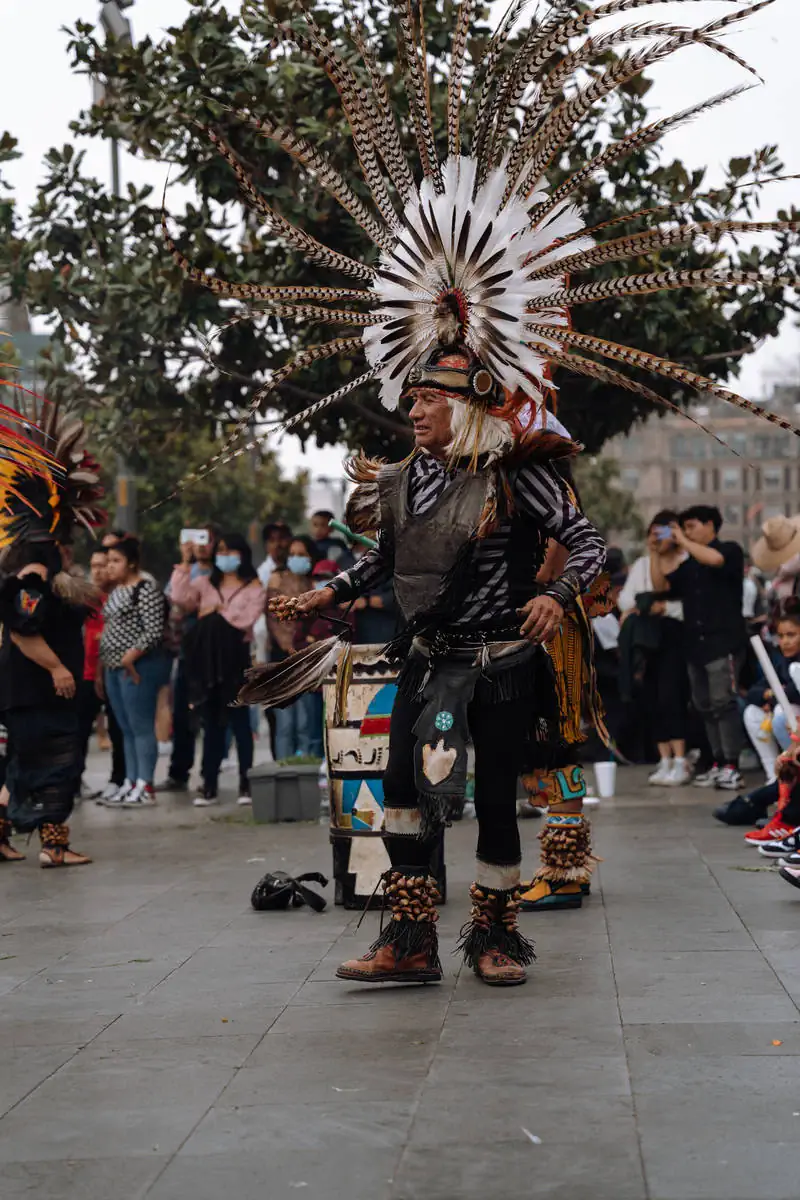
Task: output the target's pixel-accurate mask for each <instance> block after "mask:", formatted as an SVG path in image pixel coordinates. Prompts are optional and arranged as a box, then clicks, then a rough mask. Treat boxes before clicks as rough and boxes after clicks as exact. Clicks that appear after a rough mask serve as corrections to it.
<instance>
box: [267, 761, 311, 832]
mask: <svg viewBox="0 0 800 1200" xmlns="http://www.w3.org/2000/svg"><path fill="white" fill-rule="evenodd" d="M250 792H251V795H252V797H253V819H254V820H255V821H257V822H259V823H260V824H268V823H271V822H275V821H319V817H320V795H319V767H318V766H315V765H314V764H313V763H302V764H298V765H297V766H292V765H288V766H281V765H280V764H278V763H264V765H263V766H260V767H255V768H254V769H253V770H252V771H251V772H250Z"/></svg>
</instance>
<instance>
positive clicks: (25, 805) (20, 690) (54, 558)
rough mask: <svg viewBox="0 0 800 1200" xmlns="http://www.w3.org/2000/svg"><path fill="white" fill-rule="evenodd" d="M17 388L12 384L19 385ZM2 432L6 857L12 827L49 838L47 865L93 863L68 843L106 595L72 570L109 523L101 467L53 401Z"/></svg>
mask: <svg viewBox="0 0 800 1200" xmlns="http://www.w3.org/2000/svg"><path fill="white" fill-rule="evenodd" d="M12 386H13V385H12ZM2 416H3V424H2V425H0V554H2V565H1V567H0V569H1V570H2V583H0V719H1V720H2V723H3V724H4V725H5V726H6V727H7V729H8V770H7V774H6V788H7V789H8V804H7V806H6V805H2V804H0V861H6V862H10V861H17V860H19V859H21V858H22V855H20V854H19V853H18V852H17V851H16V850H14V848H13V847H12V846H11V843H10V841H9V836H10V834H11V832H12V829H13V828H16V829H17V830H19V831H20V832H24V833H28V832H32V831H33V830H38V831H39V837H40V840H41V848H40V851H39V862H40V864H41V866H43V867H68V866H82V865H84V864H85V863H88V862H90V861H91V860H90V859H89V858H87V857H86V855H83V854H79V853H78V852H77V851H75V850H73V849H72V848H71V847H70V844H69V826H68V824H67V821H68V819H69V816H70V813H71V812H72V805H73V799H74V796H75V794H76V792H77V791H78V788H79V787H80V767H81V755H80V733H79V719H78V706H77V701H76V698H75V696H76V680H79V679H80V678H81V675H82V671H83V622H84V618H85V616H86V612H87V608H86V606H87V605H88V604H92V603H97V601H98V600H99V597H98V596H97V595H96V594H95V591H94V589H93V588H92V587H91V585H89V584H87V583H85V581H83V580H82V579H79V578H77V577H76V576H75V575H73V574H71V573H70V572H69V570H68V569H66V562H65V559H66V558H67V557H68V547H69V544H70V541H71V534H72V529H73V527H74V524H75V522H76V521H79V522H81V523H82V524H84V525H89V526H92V525H94V524H99V523H100V522H101V520H102V514H101V513H99V512H98V510H97V507H96V506H97V503H98V501H99V499H100V497H101V496H102V488H101V486H100V481H99V475H98V468H97V464H96V463H95V462H94V460H93V459H91V458H90V457H89V455H88V454H87V453H86V450H85V441H86V434H85V429H84V426H83V422H82V421H80V420H79V419H77V418H74V417H63V418H62V416H61V415H60V414H59V412H58V409H57V408H56V407H55V406H51V405H47V404H43V408H42V414H41V421H40V422H39V423H37V422H36V421H34V420H31V419H29V418H28V417H27V416H26V415H23V414H22V413H18V412H15V411H14V410H12V409H10V408H4V409H3V414H2Z"/></svg>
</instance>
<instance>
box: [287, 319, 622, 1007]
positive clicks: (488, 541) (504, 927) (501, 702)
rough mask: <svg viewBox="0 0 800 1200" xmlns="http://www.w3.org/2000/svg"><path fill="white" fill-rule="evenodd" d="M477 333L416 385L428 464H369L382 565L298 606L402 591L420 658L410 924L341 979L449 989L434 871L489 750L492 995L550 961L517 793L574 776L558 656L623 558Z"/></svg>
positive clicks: (397, 901)
mask: <svg viewBox="0 0 800 1200" xmlns="http://www.w3.org/2000/svg"><path fill="white" fill-rule="evenodd" d="M461 332H462V330H461V329H460V327H459V326H458V325H457V324H456V325H455V326H451V325H450V324H449V323H445V324H443V326H442V327H441V334H440V336H441V337H447V336H448V335H449V336H450V337H452V338H453V344H442V342H441V341H440V343H439V345H438V346H437V348H436V349H435V350H434V351H433V353H431V354H428V355H426V357H425V359H424V360H423V362H421V363H419V364H417V365H416V366H415V367H414V368H413V369H412V371H411V373H410V374H409V376H408V378H407V380H406V383H405V386H404V388H403V393H402V398H403V402H404V404H405V405H406V407H407V408H408V410H409V415H410V418H411V421H412V424H413V427H414V439H415V451H414V453H413V454H412V455H411V457H410V458H408V459H407V460H406V461H405V462H402V463H399V464H396V465H392V466H383V467H379V468H376V469H373V470H372V471H371V472H370V470H369V468H368V467H367V465H366V464H364V463H363V462H362V464H361V468H360V470H361V476H362V478H364V476H365V475H369V474H372V476H373V483H372V484H371V485H370V484H368V483H363V484H362V487H364V488H371V489H372V490H373V491H374V500H375V502H376V504H377V512H375V513H374V514H372V515H370V516H365V519H366V520H367V522H368V523H371V524H373V527H374V526H375V525H377V526H378V527H379V530H380V532H379V536H378V545H377V547H376V549H374V550H372V551H369V552H368V553H367V554H366V555H364V557H363V558H362V559H361V560H360V562H359V563H358V565H357V566H355V567H354V568H352V569H351V570H349V571H345V572H343V573H342V574H341V575H339V576H337V578H335V579H334V580H333V581H332V582H331V584H330V586H329V587H328V588H325V589H323V590H321V591H315V592H311V593H308V594H307V595H305V596H303V597H301V598H300V599H299V601H296V603H295V605H294V607H295V608H296V610H297V611H300V612H309V611H311V610H312V609H316V608H324V607H327V606H329V605H331V604H332V603H341V602H342V601H347V600H350V599H353V598H355V597H356V596H358V595H360V594H361V593H362V592H364V591H368V590H369V589H370V588H373V587H375V586H376V585H377V584H378V583H380V582H382V581H383V580H385V579H386V578H387V577H391V578H392V581H393V584H394V588H395V594H396V596H397V601H398V604H399V606H400V609H401V611H402V614H403V617H404V619H405V621H406V628H405V630H404V631H403V633H402V634H401V635H399V637H398V638H397V639H395V641H394V642H393V643H392V644H391V646H390V648H389V651H388V652H389V653H390V654H393V655H394V656H395V657H397V658H398V659H399V658H402V659H404V663H403V667H402V669H401V672H400V677H399V681H398V689H399V694H398V698H397V701H396V703H395V707H394V711H393V714H392V726H391V745H390V752H389V763H388V767H387V770H386V774H385V776H384V798H385V813H386V842H387V848H388V852H389V856H390V859H391V862H392V870H391V872H390V874H389V875H388V876H387V878H386V881H385V891H386V897H387V901H388V903H389V905H390V907H391V912H392V919H391V921H389V922H388V924H387V927H386V929H385V930H384V932H383V933H382V934H381V936H380V937H379V938H378V941H377V942H376V943H375V944H374V945H373V947H372V948H371V949H370V950H369V951H368V952H367V954H366V955H365V956H364V957H363V958H361V959H358V960H355V961H353V962H348V963H345V964H343V966H342V967H341V968H340V969H339V975H340V976H341V977H343V978H346V979H364V980H369V981H377V980H386V979H395V980H406V979H410V980H417V979H425V980H435V979H438V978H440V977H441V968H440V966H439V961H438V952H437V939H436V930H435V922H436V892H435V886H434V883H433V880H432V879H431V877H430V875H429V863H430V857H431V852H432V850H433V847H434V845H435V843H436V839H437V835H438V833H439V830H440V828H441V824H442V822H443V821H446V820H447V818H448V815H449V813H450V811H451V809H452V807H453V806H455V805H456V804H457V803H458V801H459V800H460V799H461V798H463V795H464V786H465V783H466V767H467V743H468V742H470V741H471V742H472V744H473V745H474V748H475V808H476V815H477V818H478V848H477V862H476V872H475V882H474V884H473V886H472V917H471V920H470V922H469V923H468V924H467V925H466V926H465V928H464V930H463V931H462V939H461V948H462V950H463V952H464V957H465V960H466V961H467V963H468V964H469V965H470V966H472V967H473V968H474V969H475V971H476V972H477V974H478V975H479V976H480V977H481V978H482V979H483V980H485V981H486V982H487V983H492V984H506V985H507V984H513V983H522V982H524V980H525V965H526V963H528V962H530V960H531V958H532V948H531V946H530V944H529V943H528V942H527V940H526V939H525V938H524V937H522V935H521V934H520V932H519V930H518V928H517V910H518V908H519V880H520V840H519V833H518V829H517V820H516V789H517V779H518V776H519V773H520V771H521V770H523V769H524V768H525V767H527V766H530V765H531V763H532V762H537V763H538V764H540V765H542V766H547V765H549V764H550V763H551V762H556V763H557V764H559V765H562V760H563V748H562V746H561V742H560V735H559V723H560V718H561V714H560V713H559V709H558V702H557V694H556V688H555V683H554V679H553V673H552V670H551V666H550V661H549V659H548V656H547V654H546V652H545V650H544V643H546V642H547V641H549V640H550V639H551V638H552V637H553V636H554V635H555V633H556V631H557V630H558V627H559V625H560V624H561V622H562V620H563V618H564V614H565V612H567V611H568V610H569V609H570V608H571V607H572V606H573V605H574V603H575V600H576V597H578V596H580V595H581V594H582V593H583V592H584V591H585V590H586V589H587V588H588V586H589V585H590V584H591V582H592V580H593V579H594V578H595V577H596V576H597V574H598V573H599V571H600V570H601V568H602V566H603V562H604V557H605V551H604V546H603V542H602V539H601V537H600V535H599V534H598V533H597V531H596V530H595V529H594V528H593V526H592V525H591V524H590V523H589V521H588V520H587V519H586V518H585V517H584V516H583V515H582V514H581V513H580V512H579V511H578V509H577V508H576V507H575V505H574V504H573V503H572V499H571V497H570V493H569V490H568V488H567V486H566V485H565V483H564V482H563V480H562V478H561V476H560V475H559V474H558V472H557V471H556V470H554V468H553V465H552V464H553V461H554V459H556V458H558V457H559V456H565V455H568V454H570V453H571V452H572V451H573V450H574V447H573V445H572V443H570V442H567V441H565V440H564V439H563V438H561V437H559V436H558V435H557V434H551V433H549V432H547V431H539V432H532V433H530V434H528V435H527V436H520V434H519V428H518V424H517V422H516V412H517V409H516V407H515V405H514V402H513V400H512V399H511V398H510V397H508V396H506V395H504V393H503V390H502V388H500V387H499V386H498V384H497V382H496V381H495V380H494V378H493V376H492V374H491V372H489V371H488V370H487V369H486V367H485V366H483V364H482V363H481V362H480V361H479V360H478V359H477V358H476V356H475V355H474V354H473V353H471V352H470V351H469V350H468V349H467V348H466V347H465V346H464V344H463V342H462V341H460V334H461ZM515 430H516V432H515ZM361 507H362V509H363V508H364V505H363V503H362V505H361ZM549 538H554V539H556V540H557V541H558V542H559V543H560V544H561V545H562V546H564V547H565V548H566V562H565V564H564V570H563V572H562V573H561V575H560V577H559V578H558V579H556V580H554V581H552V582H551V583H550V584H549V585H547V586H546V587H545V588H544V590H543V591H542V593H541V594H540V595H535V592H536V584H535V580H536V575H537V571H538V570H539V568H540V567H541V565H542V561H543V559H544V554H545V550H546V546H547V541H548V539H549ZM284 611H286V612H287V615H289V612H290V610H289V609H288V608H285V609H284ZM559 755H561V756H562V757H561V758H560V757H559ZM564 830H565V832H566V834H567V836H568V835H569V825H568V824H566V823H564Z"/></svg>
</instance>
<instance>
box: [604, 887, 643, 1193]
mask: <svg viewBox="0 0 800 1200" xmlns="http://www.w3.org/2000/svg"><path fill="white" fill-rule="evenodd" d="M601 899H602V892H601ZM602 913H603V923H604V926H605V931H606V942H607V943H608V953H609V957H610V960H611V978H612V980H613V982H614V996H615V999H616V1006H617V1016H618V1019H619V1028H620V1033H621V1035H622V1048H623V1052H624V1054H625V1072H626V1074H627V1077H628V1089H629V1091H630V1098H631V1112H632V1115H633V1129H634V1134H635V1137H636V1151H637V1155H638V1159H639V1171H640V1172H641V1177H642V1184H643V1185H644V1195H645V1200H651V1192H650V1183H649V1180H648V1177H647V1164H646V1163H645V1157H644V1145H643V1141H642V1133H641V1129H640V1127H639V1110H638V1105H637V1103H636V1091H635V1089H634V1086H633V1074H632V1071H631V1055H630V1049H629V1046H628V1039H627V1037H626V1033H625V1021H624V1019H623V1016H622V1003H621V1001H620V994H619V984H618V983H617V967H616V962H615V959H614V943H613V941H612V938H611V929H610V926H609V921H608V910H607V909H606V906H605V902H603V905H602Z"/></svg>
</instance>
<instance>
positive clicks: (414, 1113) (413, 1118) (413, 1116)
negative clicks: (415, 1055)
mask: <svg viewBox="0 0 800 1200" xmlns="http://www.w3.org/2000/svg"><path fill="white" fill-rule="evenodd" d="M463 972H464V966H463V963H462V964H460V965H459V968H458V971H457V973H456V977H455V979H454V980H453V982H452V984H451V986H450V994H449V996H448V998H447V1004H446V1006H445V1010H444V1013H443V1014H442V1022H441V1025H440V1027H439V1035H438V1038H437V1040H436V1043H435V1045H433V1046H432V1048H431V1052H430V1057H429V1059H428V1069H427V1073H426V1075H425V1079H424V1080H423V1081H422V1086H421V1087H420V1088H419V1089H418V1091H417V1094H416V1096H415V1098H414V1102H413V1104H412V1105H411V1106H410V1113H409V1122H408V1128H407V1130H406V1136H405V1140H404V1142H403V1145H402V1146H401V1147H400V1149H399V1151H398V1155H397V1159H396V1160H395V1164H394V1169H393V1171H392V1183H391V1184H390V1188H391V1191H389V1192H388V1193H387V1196H388V1197H389V1200H391V1197H393V1196H395V1195H396V1194H397V1193H396V1189H397V1188H398V1187H399V1186H400V1185H399V1184H398V1183H395V1182H394V1181H395V1180H397V1178H398V1176H399V1174H400V1172H401V1170H402V1166H403V1159H404V1158H405V1156H406V1153H407V1152H408V1151H409V1150H410V1149H411V1145H412V1141H413V1135H414V1126H415V1125H416V1122H417V1117H418V1115H419V1109H420V1105H421V1104H422V1101H423V1099H424V1097H425V1093H426V1091H427V1089H428V1088H429V1086H430V1078H431V1069H432V1067H433V1065H434V1063H435V1062H436V1056H437V1054H438V1053H439V1051H440V1049H441V1043H442V1034H443V1033H444V1029H445V1026H446V1024H447V1018H448V1016H449V1015H450V1010H451V1008H452V1007H453V1002H454V1000H455V997H456V991H457V990H458V985H459V983H460V981H461V976H462V974H463ZM398 1200H402V1197H398Z"/></svg>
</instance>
